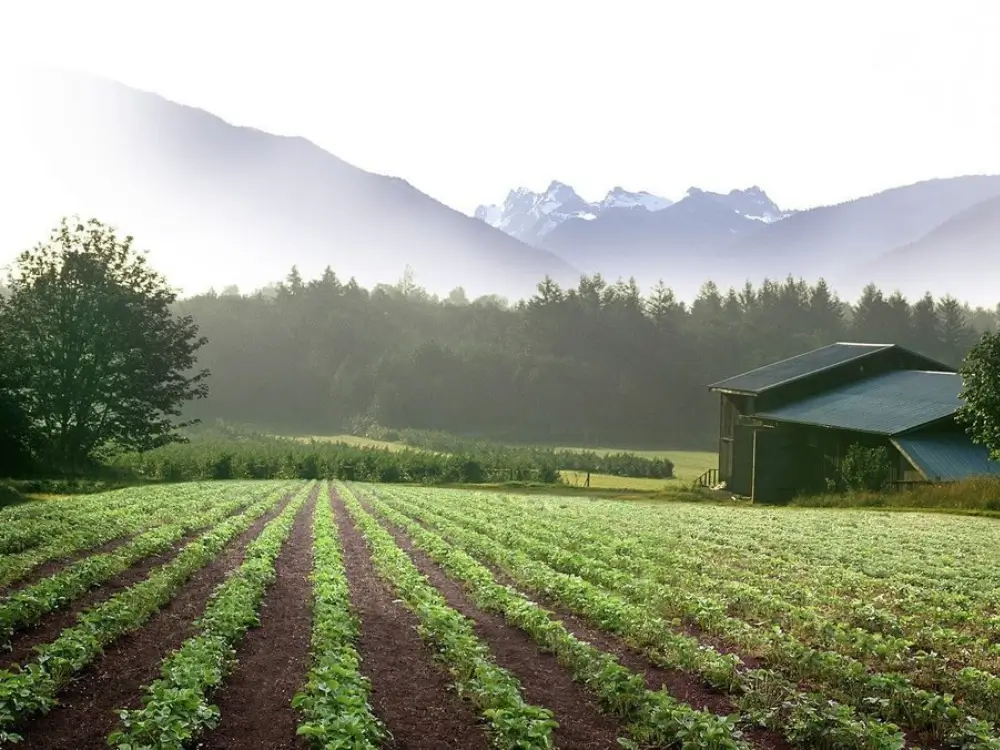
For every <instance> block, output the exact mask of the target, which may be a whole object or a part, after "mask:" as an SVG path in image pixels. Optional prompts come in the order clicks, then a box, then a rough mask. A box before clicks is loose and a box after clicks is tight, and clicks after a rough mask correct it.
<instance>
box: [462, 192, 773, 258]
mask: <svg viewBox="0 0 1000 750" xmlns="http://www.w3.org/2000/svg"><path fill="white" fill-rule="evenodd" d="M692 197H698V198H708V199H710V200H714V201H717V202H719V203H720V204H721V205H723V206H726V207H727V208H729V209H731V210H732V211H733V212H735V213H737V214H739V215H740V216H744V217H746V218H748V219H751V220H754V221H760V222H764V223H771V222H774V221H780V220H781V219H783V218H785V217H786V216H788V215H790V214H789V212H783V211H782V210H781V209H779V208H778V206H777V205H775V203H774V201H772V200H771V199H770V198H768V197H767V194H766V193H764V191H763V190H761V189H760V188H759V187H757V186H753V187H750V188H747V189H746V190H733V191H731V192H729V193H728V194H722V193H711V192H708V191H705V190H700V189H699V188H695V187H692V188H690V189H689V190H688V191H687V194H686V195H685V196H684V198H682V199H681V200H680V201H678V202H677V203H675V202H674V201H672V200H670V199H668V198H664V197H662V196H659V195H654V194H653V193H650V192H647V191H645V190H642V191H638V192H631V191H628V190H625V189H624V188H623V187H621V186H616V187H614V188H612V189H611V190H609V191H608V193H607V195H605V196H604V198H602V199H601V200H599V201H586V200H584V199H583V198H581V197H580V195H579V194H578V193H577V192H576V191H575V190H574V189H573V188H572V187H570V186H569V185H567V184H565V183H563V182H559V181H557V180H553V181H552V182H551V183H550V184H549V186H548V188H546V190H545V191H543V192H541V193H535V192H532V191H531V190H529V189H528V188H524V187H520V188H517V189H516V190H511V191H510V192H509V193H508V194H507V198H506V200H504V202H503V205H499V206H498V205H495V204H490V205H481V206H479V207H478V208H476V210H475V212H474V213H473V216H474V218H476V219H479V220H480V221H483V222H485V223H487V224H489V225H490V226H492V227H496V228H497V229H500V230H503V231H504V232H506V233H507V234H509V235H511V236H512V237H516V238H517V239H519V240H522V241H523V242H527V243H528V244H533V245H535V246H538V247H543V246H545V243H546V242H547V239H546V238H547V237H548V236H549V235H550V234H552V233H553V232H555V231H556V230H558V229H559V228H560V227H561V226H562V225H563V224H565V223H567V222H571V221H587V222H589V221H594V220H595V219H599V218H602V217H606V216H608V215H618V214H620V212H622V211H628V212H631V214H632V215H634V216H636V217H637V219H636V220H637V221H644V220H645V219H644V217H642V214H643V213H657V212H660V211H664V210H666V209H669V208H671V207H672V206H676V205H678V204H683V203H684V201H685V200H688V199H691V198H692Z"/></svg>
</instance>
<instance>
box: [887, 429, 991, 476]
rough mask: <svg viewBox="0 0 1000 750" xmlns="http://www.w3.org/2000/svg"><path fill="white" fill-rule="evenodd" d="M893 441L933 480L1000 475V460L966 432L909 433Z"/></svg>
mask: <svg viewBox="0 0 1000 750" xmlns="http://www.w3.org/2000/svg"><path fill="white" fill-rule="evenodd" d="M892 442H893V443H895V444H896V447H897V448H899V450H900V452H902V454H903V455H904V456H906V457H907V458H908V459H909V460H910V461H911V462H912V463H913V465H914V466H916V467H917V468H918V469H919V470H920V471H921V472H922V473H923V475H924V476H925V477H926V478H927V479H929V480H930V481H954V480H959V479H968V478H969V477H975V476H988V475H995V476H1000V462H998V461H992V460H990V454H989V451H988V450H986V448H985V447H984V446H982V445H976V444H975V443H973V442H972V440H971V439H970V438H968V437H966V436H965V435H961V434H959V435H942V434H933V433H932V434H928V435H921V434H917V435H906V436H902V437H898V438H894V439H893V441H892Z"/></svg>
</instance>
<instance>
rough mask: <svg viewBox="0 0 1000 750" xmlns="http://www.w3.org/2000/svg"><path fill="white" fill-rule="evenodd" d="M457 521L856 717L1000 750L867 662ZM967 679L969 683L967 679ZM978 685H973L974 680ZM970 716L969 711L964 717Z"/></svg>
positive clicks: (532, 532) (991, 737)
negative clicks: (759, 664) (693, 629)
mask: <svg viewBox="0 0 1000 750" xmlns="http://www.w3.org/2000/svg"><path fill="white" fill-rule="evenodd" d="M441 512H442V514H443V515H445V516H446V517H449V518H451V520H454V521H457V522H459V523H462V524H465V525H468V526H470V527H472V528H474V529H475V530H477V531H478V532H480V533H485V534H487V535H488V536H490V537H492V538H495V539H497V540H499V541H501V542H503V543H507V544H511V545H515V544H516V545H518V546H519V547H520V548H521V549H523V550H524V551H525V552H527V553H528V554H529V555H531V556H532V557H535V558H536V559H539V560H541V561H543V562H545V563H547V564H549V565H551V566H553V568H554V569H556V570H559V571H561V572H564V573H569V574H575V575H580V576H582V577H584V578H585V579H587V580H590V581H592V582H594V583H596V584H597V585H599V586H601V587H603V588H605V589H606V590H609V591H613V592H615V593H617V594H619V595H621V596H623V597H624V598H625V599H626V600H628V601H630V602H632V603H634V604H637V605H640V606H643V607H645V608H646V609H647V610H648V611H649V612H651V613H655V614H662V615H663V616H666V617H678V618H681V619H683V620H687V621H689V622H690V623H692V624H694V625H695V626H697V627H698V628H700V629H701V630H703V631H705V632H707V633H710V634H712V635H715V636H718V637H720V638H722V639H723V640H724V641H725V642H727V643H731V644H735V645H737V646H738V647H740V648H741V649H743V650H744V651H746V652H751V653H753V654H754V655H755V656H758V657H760V658H762V659H763V660H764V661H765V662H766V663H768V664H771V665H773V666H774V667H776V668H778V669H779V670H780V671H781V672H783V673H784V674H786V675H787V676H788V677H790V678H791V679H794V680H803V679H804V680H807V681H808V682H809V683H810V684H814V685H817V686H823V688H824V692H825V693H826V694H827V695H828V696H830V697H833V698H836V699H837V700H839V701H841V702H843V703H845V704H848V705H853V706H854V707H855V709H856V710H858V711H861V712H866V713H871V714H873V715H874V716H876V717H878V718H881V719H884V720H888V721H896V722H900V723H903V724H905V725H907V726H909V727H911V728H914V729H918V730H926V731H931V732H933V733H934V736H935V737H936V738H938V739H941V740H944V741H946V742H948V743H949V744H950V746H952V747H962V748H971V747H1000V740H998V739H997V738H996V735H995V733H994V729H993V727H992V726H991V725H990V724H989V723H988V722H986V721H983V720H982V719H977V718H976V717H975V709H976V706H960V705H959V704H957V703H956V702H955V700H954V698H953V696H951V695H941V694H938V693H933V692H931V691H927V690H923V689H920V688H917V687H915V686H914V685H913V684H912V683H911V682H910V681H909V680H907V679H906V678H905V677H904V676H902V675H899V674H895V673H873V672H869V671H868V669H867V667H866V665H865V664H864V663H862V662H860V661H857V660H855V659H852V658H850V657H846V656H843V655H842V654H839V653H836V652H831V651H818V650H816V649H813V648H811V647H809V646H807V645H806V644H803V643H802V642H800V641H799V640H798V639H796V638H795V637H794V636H792V635H790V634H788V633H786V632H784V631H782V630H781V629H780V628H776V627H760V626H757V625H751V624H749V623H747V622H744V621H742V620H738V619H736V618H732V617H729V616H728V615H727V614H726V613H725V611H724V608H723V607H722V606H720V604H719V603H718V601H717V600H716V599H714V598H712V597H705V596H696V595H692V594H689V593H688V592H686V591H685V590H683V588H679V587H670V586H663V585H660V584H657V583H656V582H655V581H650V580H648V579H644V578H641V577H637V576H636V575H634V574H632V573H628V572H623V571H622V570H619V569H618V568H617V567H615V563H616V562H617V559H616V556H615V553H614V552H613V551H612V550H611V549H610V548H609V547H608V546H607V545H605V546H604V547H599V546H598V548H595V549H594V550H591V553H592V555H593V556H588V555H586V554H582V553H580V552H579V551H578V550H577V549H576V548H577V543H576V540H575V539H574V538H573V535H572V534H564V535H560V536H558V537H553V536H551V535H550V536H548V537H545V536H544V535H541V534H540V532H539V530H538V528H537V524H531V523H520V522H518V521H517V520H516V519H515V518H514V517H512V515H511V514H509V513H504V514H503V516H502V519H503V520H502V524H498V523H496V522H493V521H490V520H488V519H487V517H486V515H485V512H484V511H479V512H478V513H479V514H478V515H477V513H476V511H472V510H471V509H464V511H463V514H460V515H457V516H456V515H455V514H454V513H453V512H450V511H447V510H442V511H441ZM966 679H968V675H966ZM970 683H971V680H970ZM983 699H984V700H985V701H988V699H989V695H988V694H984V696H983ZM963 709H965V710H963Z"/></svg>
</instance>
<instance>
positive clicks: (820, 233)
mask: <svg viewBox="0 0 1000 750" xmlns="http://www.w3.org/2000/svg"><path fill="white" fill-rule="evenodd" d="M0 96H2V97H3V101H5V102H6V103H7V105H8V106H7V108H6V109H7V112H6V114H5V116H4V118H0V165H2V166H3V168H2V169H0V194H2V195H3V196H5V198H6V200H5V201H4V203H3V204H0V205H2V208H3V210H4V217H3V219H4V220H3V222H0V266H3V265H4V264H5V263H8V262H9V261H10V260H11V259H12V258H13V257H14V256H15V255H16V253H17V252H18V251H20V250H21V249H23V248H24V247H26V246H28V245H31V244H33V243H34V242H37V241H38V240H40V239H43V238H44V237H45V236H47V233H48V231H49V230H50V229H51V228H52V227H53V226H54V225H55V224H56V223H57V222H58V219H59V217H61V216H64V215H71V214H80V215H81V216H96V217H98V218H100V219H102V220H104V221H106V222H109V223H112V224H115V225H117V226H118V227H120V228H121V230H122V231H123V232H128V233H130V234H133V235H134V236H135V237H136V242H137V244H138V245H139V246H141V247H147V248H150V262H151V264H152V265H153V266H154V267H156V268H157V269H159V270H161V271H162V272H163V273H165V274H166V275H167V277H168V278H169V279H170V281H171V282H172V283H173V284H174V285H176V286H178V287H180V288H181V289H182V291H183V292H184V293H195V292H199V291H203V290H205V289H207V288H208V287H209V286H215V287H217V288H218V287H221V286H223V285H229V284H238V285H239V286H240V287H241V288H242V289H243V290H244V291H248V290H252V289H254V288H259V287H261V286H263V285H265V284H268V283H270V282H273V281H275V280H278V279H281V278H283V277H284V276H285V275H286V274H287V273H288V271H289V269H290V268H291V266H292V265H293V264H295V265H297V266H298V268H299V270H300V272H301V273H302V274H303V276H305V277H306V278H310V277H314V276H316V275H318V274H319V273H320V272H321V270H322V269H323V268H324V267H325V266H327V265H329V266H331V267H332V268H333V269H334V270H335V271H337V273H338V275H340V276H341V277H344V278H347V277H350V276H354V277H355V278H357V280H358V281H359V282H360V283H363V284H365V285H371V284H374V283H378V282H386V283H394V282H395V281H397V280H398V279H399V278H400V277H401V276H402V275H403V272H404V269H405V268H406V267H407V266H410V267H411V268H412V269H413V270H414V273H415V278H416V281H417V282H418V283H419V284H421V285H423V286H425V287H427V288H428V289H430V290H432V291H435V292H438V293H440V294H446V293H447V292H448V291H449V290H451V289H452V288H454V287H456V286H463V287H464V288H465V289H466V291H467V292H468V293H469V294H470V295H473V296H478V295H480V294H500V295H503V296H507V297H509V298H513V299H516V298H520V297H524V296H527V295H530V294H531V293H532V292H533V291H534V288H535V285H536V284H537V283H538V281H540V280H541V279H542V278H543V277H544V276H550V277H552V278H553V279H555V280H556V281H558V282H559V283H561V284H563V285H575V284H576V283H577V281H578V279H579V276H580V274H582V273H587V274H591V273H596V272H600V273H602V274H603V275H604V276H605V277H607V278H609V279H612V280H613V279H616V278H619V277H625V278H627V277H630V276H634V277H635V278H636V279H637V280H638V281H639V282H640V284H642V285H643V286H648V285H650V284H652V283H654V282H655V281H656V280H658V279H663V280H664V281H665V282H666V283H667V284H668V285H670V286H671V287H673V288H674V289H675V291H677V293H678V294H679V296H681V297H682V298H690V297H692V296H693V295H694V294H695V293H696V292H697V289H698V287H699V286H700V285H701V284H702V283H703V282H704V281H706V280H708V279H712V280H714V281H716V282H717V283H718V284H720V285H722V286H730V285H733V286H742V285H743V283H744V282H745V281H747V280H750V281H752V282H754V283H760V281H761V280H763V279H764V278H765V277H769V278H772V279H775V278H784V277H785V276H787V275H789V274H791V275H794V276H796V277H799V276H801V277H803V278H805V279H807V280H809V281H815V280H816V279H817V278H819V277H820V276H824V277H826V278H827V280H828V281H830V282H831V284H832V285H833V286H834V287H835V288H836V289H837V290H838V291H839V292H840V293H841V294H842V295H844V296H847V297H852V296H854V295H856V294H857V293H858V292H859V291H860V289H861V287H862V286H863V285H864V284H865V283H867V282H869V281H874V282H876V283H877V284H879V285H880V286H881V287H883V288H884V289H886V290H887V291H888V290H891V289H895V288H899V289H900V290H901V291H903V292H904V293H906V294H907V295H909V296H911V297H912V296H917V295H920V294H922V293H923V292H924V291H925V290H930V291H932V292H934V293H935V294H938V295H941V294H945V293H951V294H953V295H955V296H956V297H959V298H960V299H963V300H968V301H970V302H972V303H974V304H985V305H990V306H992V305H994V304H996V302H997V300H998V299H1000V284H998V282H1000V262H998V261H1000V176H998V175H969V176H962V177H954V178H943V179H932V180H928V181H924V182H919V183H915V184H912V185H907V186H903V187H897V188H893V189H890V190H886V191H883V192H880V193H876V194H874V195H869V196H863V197H858V198H856V199H854V200H851V201H847V202H844V203H840V204H837V205H831V206H819V207H814V208H810V209H808V210H795V211H791V210H786V209H782V208H780V207H779V206H777V205H776V204H775V203H774V201H772V200H771V199H770V198H769V197H768V195H767V194H766V192H765V191H764V190H763V189H761V188H760V187H758V186H753V187H748V188H745V189H737V190H732V191H730V192H728V193H725V192H710V191H707V190H702V189H698V188H695V187H692V188H690V189H689V190H688V191H686V193H685V194H684V195H682V196H680V197H678V198H677V199H676V200H672V199H670V198H667V197H664V196H659V195H656V194H655V193H652V192H645V191H630V190H626V189H624V188H623V187H620V186H618V187H613V188H612V189H611V190H609V191H608V192H607V194H606V195H605V196H604V197H603V198H601V199H600V200H597V201H587V200H584V199H583V198H582V197H581V196H580V195H579V194H578V193H577V192H576V191H575V190H574V189H573V188H572V187H570V186H569V185H566V184H564V183H561V182H556V181H554V182H552V183H551V184H550V185H549V186H548V188H547V189H546V190H545V191H543V192H540V193H535V192H532V191H531V190H528V189H525V188H519V189H517V190H512V191H511V192H510V193H509V194H508V195H507V197H506V199H505V200H504V202H503V204H502V205H483V206H480V207H479V208H478V209H477V210H476V211H475V212H474V216H466V215H464V214H462V213H460V212H458V211H455V210H453V209H452V208H449V207H447V206H445V205H444V204H442V203H440V202H438V201H436V200H435V199H433V198H432V197H430V196H428V195H426V194H424V193H422V192H421V191H419V190H417V189H416V188H415V187H413V186H412V185H410V184H409V183H408V182H406V181H405V180H403V179H400V178H398V177H392V176H385V175H379V174H373V173H371V172H366V171H364V170H363V169H360V168H358V167H356V166H353V165H351V164H349V163H347V162H345V161H343V160H342V159H339V158H338V157H336V156H334V155H333V154H331V153H329V152H327V151H325V150H323V149H322V148H320V147H318V146H316V145H315V144H313V143H311V142H310V141H307V140H305V139H303V138H297V137H286V136H278V135H273V134H270V133H266V132H263V131H260V130H257V129H253V128H249V127H239V126H235V125H233V124H230V123H228V122H226V121H224V120H222V119H221V118H219V117H217V116H215V115H213V114H211V113H209V112H206V111H204V110H201V109H197V108H193V107H189V106H185V105H181V104H177V103H175V102H172V101H169V100H168V99H166V98H164V97H162V96H159V95H156V94H152V93H149V92H144V91H139V90H136V89H134V88H130V87H127V86H124V85H122V84H120V83H116V82H113V81H108V80H104V79H99V78H92V77H89V76H84V75H82V74H75V73H65V72H49V71H39V70H32V71H20V70H18V71H11V70H3V71H0Z"/></svg>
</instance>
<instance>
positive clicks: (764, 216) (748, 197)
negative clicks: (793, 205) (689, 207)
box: [685, 185, 789, 224]
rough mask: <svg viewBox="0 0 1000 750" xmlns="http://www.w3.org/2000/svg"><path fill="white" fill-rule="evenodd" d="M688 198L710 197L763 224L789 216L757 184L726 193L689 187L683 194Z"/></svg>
mask: <svg viewBox="0 0 1000 750" xmlns="http://www.w3.org/2000/svg"><path fill="white" fill-rule="evenodd" d="M690 198H693V199H699V198H710V199H712V200H714V201H716V202H718V203H721V204H722V205H724V206H726V207H727V208H730V209H732V211H733V212H734V213H737V214H739V215H740V216H743V217H745V218H747V219H753V220H754V221H761V222H764V223H765V224H771V223H773V222H775V221H781V220H782V219H784V218H785V217H786V216H789V212H787V211H782V210H781V209H780V208H778V206H777V204H775V202H774V201H772V200H771V199H770V198H768V197H767V193H765V192H764V191H763V190H762V189H761V188H760V187H758V186H757V185H753V186H751V187H748V188H746V189H744V190H730V191H729V192H728V193H726V194H723V193H712V192H709V191H707V190H702V189H701V188H696V187H691V188H688V190H687V193H686V194H685V199H690Z"/></svg>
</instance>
